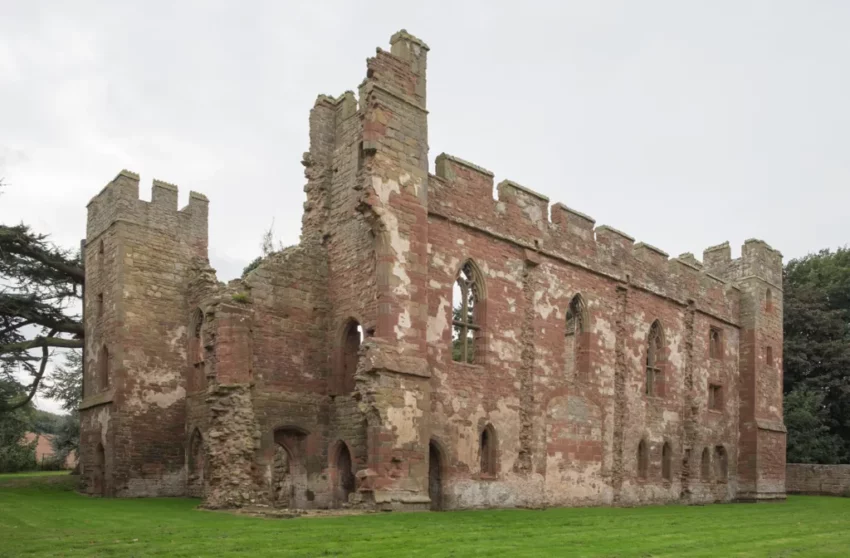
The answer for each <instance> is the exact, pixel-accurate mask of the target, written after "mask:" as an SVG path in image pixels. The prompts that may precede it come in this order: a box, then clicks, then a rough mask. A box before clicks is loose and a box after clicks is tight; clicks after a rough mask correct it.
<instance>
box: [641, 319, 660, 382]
mask: <svg viewBox="0 0 850 558" xmlns="http://www.w3.org/2000/svg"><path fill="white" fill-rule="evenodd" d="M662 349H663V340H662V331H661V324H660V323H659V322H658V320H656V321H654V322H652V326H650V328H649V337H648V338H647V347H646V384H645V387H644V393H645V394H646V395H650V396H656V395H658V394H659V393H660V391H661V381H662V378H661V367H660V359H661V352H662Z"/></svg>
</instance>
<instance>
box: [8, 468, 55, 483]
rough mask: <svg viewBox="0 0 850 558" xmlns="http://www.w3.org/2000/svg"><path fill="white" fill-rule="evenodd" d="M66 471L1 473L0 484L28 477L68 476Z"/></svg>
mask: <svg viewBox="0 0 850 558" xmlns="http://www.w3.org/2000/svg"><path fill="white" fill-rule="evenodd" d="M69 474H70V473H69V472H68V471H24V472H23V473H2V474H0V483H2V482H3V481H4V480H6V479H23V478H29V477H55V476H58V475H65V476H68V475H69Z"/></svg>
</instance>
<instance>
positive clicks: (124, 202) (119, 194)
mask: <svg viewBox="0 0 850 558" xmlns="http://www.w3.org/2000/svg"><path fill="white" fill-rule="evenodd" d="M139 182H140V178H139V175H138V174H136V173H134V172H131V171H128V170H126V169H125V170H122V171H121V172H119V173H118V174H117V175H116V176H115V178H113V179H112V181H110V182H109V183H108V184H107V185H106V186H104V187H103V189H102V190H101V191H100V192H99V193H98V194H97V195H96V196H94V197H93V198H92V199H91V201H89V203H88V205H87V208H88V222H87V227H86V238H87V240H88V241H89V242H91V241H92V240H93V239H95V238H96V237H97V236H99V235H100V234H101V233H102V232H103V231H105V230H106V229H107V228H109V227H110V226H111V225H112V224H113V223H116V222H128V223H134V224H136V225H140V226H145V227H150V228H155V229H162V230H165V231H168V232H169V233H170V234H172V235H173V236H174V237H177V238H183V239H184V240H185V241H186V242H189V243H191V244H192V245H194V246H197V247H198V248H199V249H200V248H201V247H202V251H203V254H202V255H203V257H206V247H207V221H208V213H209V200H208V199H207V197H206V196H204V195H203V194H200V193H198V192H194V191H193V192H189V203H188V204H187V205H186V206H185V207H183V208H182V209H180V208H178V201H177V200H178V194H179V190H178V187H177V186H176V185H174V184H171V183H169V182H165V181H163V180H157V179H154V180H153V183H152V185H151V201H149V202H148V201H145V200H142V199H139Z"/></svg>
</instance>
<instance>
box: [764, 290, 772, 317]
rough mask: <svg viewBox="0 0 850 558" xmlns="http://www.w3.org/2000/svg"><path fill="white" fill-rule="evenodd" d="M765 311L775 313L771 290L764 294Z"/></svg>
mask: <svg viewBox="0 0 850 558" xmlns="http://www.w3.org/2000/svg"><path fill="white" fill-rule="evenodd" d="M764 309H765V311H767V312H773V291H772V290H770V289H767V290H766V291H765V292H764Z"/></svg>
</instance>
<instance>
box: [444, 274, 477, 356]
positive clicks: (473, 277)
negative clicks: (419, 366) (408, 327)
mask: <svg viewBox="0 0 850 558" xmlns="http://www.w3.org/2000/svg"><path fill="white" fill-rule="evenodd" d="M482 292H483V283H482V281H481V275H480V273H478V270H477V269H476V267H475V265H474V264H473V263H472V261H467V262H466V263H465V264H463V267H462V268H461V269H460V273H459V274H458V276H457V280H456V281H455V285H454V289H453V290H452V360H454V361H456V362H465V363H468V364H472V363H477V362H480V360H481V358H480V356H481V355H480V354H478V353H480V346H479V345H480V342H479V341H480V339H481V338H482V332H481V308H480V305H481V300H482Z"/></svg>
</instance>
